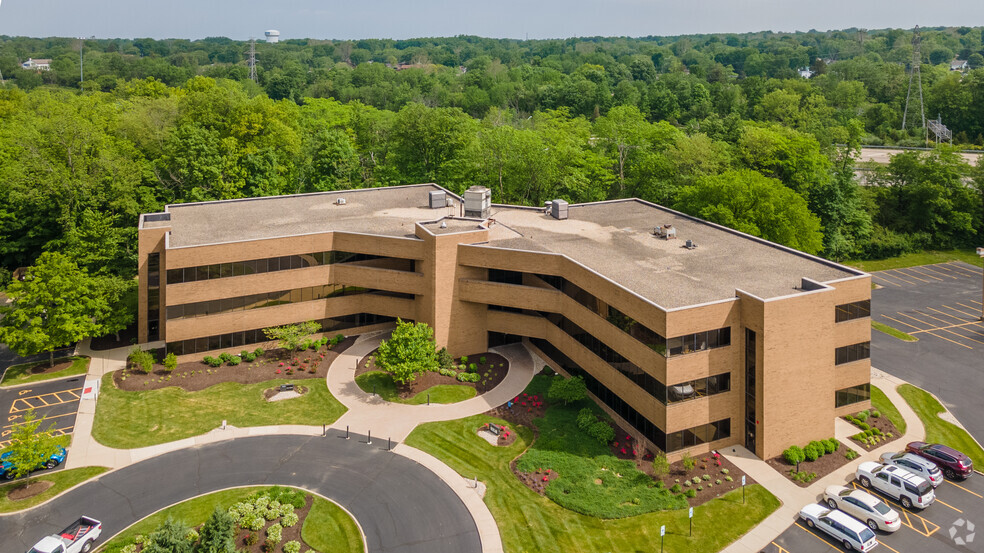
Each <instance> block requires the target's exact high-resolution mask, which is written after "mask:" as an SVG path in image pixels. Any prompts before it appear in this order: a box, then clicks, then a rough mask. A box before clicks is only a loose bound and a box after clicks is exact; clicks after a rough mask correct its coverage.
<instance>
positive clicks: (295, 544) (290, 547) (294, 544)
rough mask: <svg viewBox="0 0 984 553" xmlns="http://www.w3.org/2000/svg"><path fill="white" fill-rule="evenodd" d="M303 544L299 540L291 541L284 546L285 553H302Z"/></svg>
mask: <svg viewBox="0 0 984 553" xmlns="http://www.w3.org/2000/svg"><path fill="white" fill-rule="evenodd" d="M300 551H301V542H299V541H297V540H290V541H289V542H287V543H285V544H284V553H300Z"/></svg>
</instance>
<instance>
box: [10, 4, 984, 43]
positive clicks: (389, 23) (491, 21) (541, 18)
mask: <svg viewBox="0 0 984 553" xmlns="http://www.w3.org/2000/svg"><path fill="white" fill-rule="evenodd" d="M917 24H918V25H921V26H924V27H935V26H959V25H969V26H972V25H980V24H984V1H982V0H942V1H940V2H927V1H925V0H823V1H817V0H811V1H804V0H672V1H669V0H648V1H647V0H607V1H602V0H485V1H475V0H458V1H453V0H402V1H399V0H346V1H339V0H279V1H277V0H266V1H260V0H0V35H11V36H33V37H47V36H86V37H89V36H95V37H97V38H143V37H150V38H158V39H160V38H189V39H197V38H204V37H209V36H225V37H229V38H233V39H237V40H243V39H248V38H249V37H251V36H256V37H259V38H261V37H262V36H263V32H264V31H265V30H267V29H277V30H279V31H280V34H281V38H282V39H287V38H317V39H359V38H396V39H401V38H413V37H429V36H454V35H479V36H484V37H497V38H526V37H528V38H531V39H533V38H566V37H573V36H595V35H602V36H646V35H680V34H693V33H742V32H753V31H764V30H771V31H807V30H810V29H816V30H829V29H847V28H852V27H860V28H868V29H881V28H886V27H899V28H912V27H913V26H914V25H917Z"/></svg>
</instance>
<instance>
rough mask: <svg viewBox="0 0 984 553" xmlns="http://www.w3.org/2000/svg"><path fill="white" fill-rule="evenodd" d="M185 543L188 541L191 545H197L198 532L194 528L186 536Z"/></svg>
mask: <svg viewBox="0 0 984 553" xmlns="http://www.w3.org/2000/svg"><path fill="white" fill-rule="evenodd" d="M185 541H188V542H190V543H195V542H196V541H198V532H196V531H195V529H194V528H192V529H191V530H188V533H187V534H185Z"/></svg>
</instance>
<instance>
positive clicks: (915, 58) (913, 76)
mask: <svg viewBox="0 0 984 553" xmlns="http://www.w3.org/2000/svg"><path fill="white" fill-rule="evenodd" d="M915 32H916V33H915V35H914V36H913V37H912V67H911V68H910V69H909V90H908V92H906V93H905V111H904V112H902V130H903V131H904V130H905V120H906V117H907V116H908V115H909V99H910V98H911V97H912V81H913V80H915V81H916V86H917V87H918V88H919V117H920V122H921V123H922V127H923V128H925V127H926V111H925V109H924V108H923V93H922V73H920V71H919V66H921V65H922V58H921V56H920V54H919V25H916V29H915Z"/></svg>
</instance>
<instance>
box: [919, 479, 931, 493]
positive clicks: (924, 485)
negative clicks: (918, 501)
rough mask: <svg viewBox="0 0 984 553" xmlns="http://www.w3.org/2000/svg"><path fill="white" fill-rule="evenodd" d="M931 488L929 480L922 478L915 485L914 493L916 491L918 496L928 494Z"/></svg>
mask: <svg viewBox="0 0 984 553" xmlns="http://www.w3.org/2000/svg"><path fill="white" fill-rule="evenodd" d="M932 489H933V488H932V487H931V486H930V485H929V482H926V481H925V480H923V482H922V483H921V484H919V485H918V486H916V493H918V494H919V495H920V496H923V495H926V494H928V493H929V492H930V491H931V490H932Z"/></svg>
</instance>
